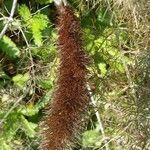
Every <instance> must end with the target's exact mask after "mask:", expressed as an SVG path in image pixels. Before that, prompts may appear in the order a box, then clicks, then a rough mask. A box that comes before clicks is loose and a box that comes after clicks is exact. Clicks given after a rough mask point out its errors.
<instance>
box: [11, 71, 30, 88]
mask: <svg viewBox="0 0 150 150" xmlns="http://www.w3.org/2000/svg"><path fill="white" fill-rule="evenodd" d="M12 80H13V81H14V83H15V84H16V85H17V86H18V87H20V88H23V87H24V86H25V84H26V82H27V81H28V80H29V74H28V73H26V74H24V75H22V74H17V75H16V76H14V77H13V79H12Z"/></svg>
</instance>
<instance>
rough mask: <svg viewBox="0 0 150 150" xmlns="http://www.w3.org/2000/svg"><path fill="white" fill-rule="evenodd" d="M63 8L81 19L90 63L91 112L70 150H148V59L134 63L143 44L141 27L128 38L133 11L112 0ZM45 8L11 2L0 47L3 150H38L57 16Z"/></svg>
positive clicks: (43, 0) (53, 66)
mask: <svg viewBox="0 0 150 150" xmlns="http://www.w3.org/2000/svg"><path fill="white" fill-rule="evenodd" d="M69 2H70V3H71V5H72V7H74V9H75V14H76V15H77V16H79V17H80V18H81V26H82V29H83V33H84V37H83V38H84V41H85V49H86V51H87V53H88V54H89V55H90V57H91V58H92V59H93V63H91V65H90V66H89V67H88V69H89V75H88V77H89V85H90V86H91V89H92V87H93V89H94V90H93V94H92V99H94V102H93V103H94V106H93V107H92V108H91V109H90V110H89V114H90V119H89V123H88V125H87V129H86V131H85V132H84V133H83V135H82V140H81V142H80V144H78V145H76V146H75V149H87V150H92V149H103V148H105V149H107V150H108V149H125V150H128V149H141V150H143V149H145V150H146V149H147V148H148V147H149V146H150V141H149V134H148V133H149V132H150V129H149V125H150V124H149V119H150V118H149V112H150V111H149V110H150V108H149V102H148V97H149V84H148V81H149V74H150V72H149V66H150V65H149V62H150V57H149V55H147V51H146V52H145V53H144V55H142V57H140V58H139V57H137V55H138V52H139V47H140V46H141V47H140V48H141V51H143V49H145V48H144V46H143V45H144V44H145V43H147V41H144V40H143V39H146V38H147V36H148V35H147V34H146V32H144V31H141V28H143V24H142V23H141V26H139V27H137V29H136V30H132V29H134V27H135V26H134V24H135V22H134V19H135V15H134V16H132V15H130V16H129V14H130V13H131V12H132V7H131V8H128V6H127V5H126V6H124V7H123V6H120V7H118V5H116V4H117V0H116V1H110V2H108V1H105V0H103V1H99V0H96V1H79V0H75V1H74V0H70V1H69ZM47 4H48V5H47ZM123 4H124V3H123ZM51 6H53V1H52V0H36V1H32V0H30V1H28V2H27V1H25V0H21V1H18V6H17V8H16V11H15V15H14V19H13V22H11V23H10V24H9V26H8V29H7V32H6V34H5V35H4V36H3V38H2V39H0V63H1V64H0V88H1V89H0V95H1V96H0V129H1V131H0V149H2V150H12V149H38V147H39V143H40V142H37V141H38V140H40V139H39V136H38V132H39V131H38V130H39V129H38V125H39V122H40V121H41V118H42V116H43V109H44V108H45V107H46V104H47V103H48V102H49V101H50V97H51V93H52V91H53V87H54V82H55V79H56V75H57V71H56V70H57V67H58V59H57V55H56V54H57V52H56V51H57V48H56V42H57V32H56V30H55V25H54V24H53V23H54V22H53V20H55V19H56V18H55V17H56V15H55V9H54V7H51ZM142 6H143V5H142ZM0 7H1V8H0V11H1V13H0V17H1V18H2V19H1V18H0V31H1V30H2V29H3V27H4V25H5V23H6V21H7V17H6V16H7V12H8V11H10V10H11V7H12V2H11V1H9V0H5V1H4V2H3V3H2V4H0ZM6 8H7V9H6ZM124 9H125V10H124ZM49 12H50V13H49ZM127 16H129V17H127ZM145 16H146V15H145ZM139 18H140V17H139ZM1 20H2V21H1ZM143 20H144V21H143V22H144V23H145V22H146V20H145V18H144V19H143ZM136 21H137V20H136ZM146 29H147V30H148V28H147V27H145V28H144V30H146ZM139 32H140V33H141V32H143V37H144V38H143V39H142V38H141V36H140V35H139ZM135 38H136V41H135ZM137 41H138V42H137ZM139 43H141V45H140V44H139ZM142 46H143V47H142ZM135 58H137V59H135ZM135 60H137V61H135ZM136 63H137V65H136ZM136 66H138V67H136ZM140 86H141V88H140ZM145 89H146V90H145ZM145 91H146V92H145ZM137 128H138V129H137ZM137 143H138V144H137ZM14 147H15V148H14Z"/></svg>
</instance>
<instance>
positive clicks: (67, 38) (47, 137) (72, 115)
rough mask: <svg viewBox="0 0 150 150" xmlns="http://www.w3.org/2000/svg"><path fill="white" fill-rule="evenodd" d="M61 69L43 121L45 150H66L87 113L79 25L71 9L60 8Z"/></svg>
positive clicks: (84, 72) (66, 7)
mask: <svg viewBox="0 0 150 150" xmlns="http://www.w3.org/2000/svg"><path fill="white" fill-rule="evenodd" d="M58 34H59V38H58V49H59V54H60V67H59V74H58V80H57V83H56V85H57V87H56V90H55V92H54V96H53V101H52V103H51V104H49V106H48V108H47V110H46V116H45V118H44V121H43V125H42V128H44V129H43V132H42V136H43V143H42V146H41V147H42V149H43V150H63V149H67V148H68V145H70V144H71V143H72V142H73V141H74V139H75V137H76V135H77V134H78V132H79V131H80V127H81V124H82V123H81V122H82V119H83V118H84V116H85V112H86V111H87V110H86V109H87V106H88V104H89V96H88V91H87V88H86V73H87V70H86V66H85V65H86V64H87V62H88V60H87V58H86V56H85V53H84V51H83V46H82V33H81V29H80V22H79V20H78V19H77V17H76V16H75V15H74V12H73V10H72V9H71V8H70V7H69V6H63V7H61V11H59V18H58Z"/></svg>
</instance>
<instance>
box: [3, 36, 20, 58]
mask: <svg viewBox="0 0 150 150" xmlns="http://www.w3.org/2000/svg"><path fill="white" fill-rule="evenodd" d="M0 51H2V52H3V53H5V54H6V56H8V57H9V58H10V59H16V58H17V57H19V56H20V51H19V49H18V48H17V46H16V44H15V43H14V42H13V41H12V40H11V39H10V38H9V37H7V36H5V35H4V36H3V38H2V39H0Z"/></svg>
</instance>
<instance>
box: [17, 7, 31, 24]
mask: <svg viewBox="0 0 150 150" xmlns="http://www.w3.org/2000/svg"><path fill="white" fill-rule="evenodd" d="M19 15H20V16H21V17H22V18H23V20H24V21H25V22H27V21H30V19H31V18H32V16H31V13H30V10H29V8H28V7H27V6H26V5H21V6H20V8H19Z"/></svg>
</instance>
